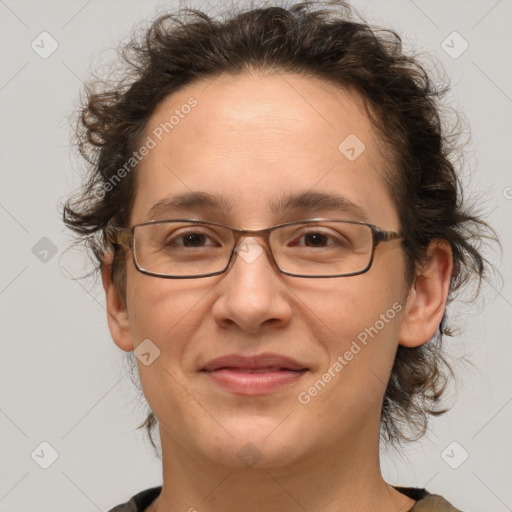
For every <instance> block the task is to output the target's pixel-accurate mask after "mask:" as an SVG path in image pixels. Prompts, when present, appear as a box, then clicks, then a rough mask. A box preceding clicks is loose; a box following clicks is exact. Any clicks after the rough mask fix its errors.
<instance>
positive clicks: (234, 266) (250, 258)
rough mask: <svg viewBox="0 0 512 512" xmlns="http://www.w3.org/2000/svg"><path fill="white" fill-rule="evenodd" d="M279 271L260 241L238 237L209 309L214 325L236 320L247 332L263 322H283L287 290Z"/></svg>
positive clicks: (288, 314) (287, 315) (287, 312)
mask: <svg viewBox="0 0 512 512" xmlns="http://www.w3.org/2000/svg"><path fill="white" fill-rule="evenodd" d="M282 275H283V274H280V273H279V270H278V269H277V268H275V267H274V265H272V263H271V257H270V254H269V253H268V252H267V249H266V248H265V247H263V243H261V242H259V241H257V240H256V239H254V238H252V237H247V238H244V239H242V240H241V241H240V243H239V245H238V246H237V248H236V249H235V253H234V254H233V260H232V261H231V264H230V267H229V268H228V269H227V271H226V273H224V274H222V280H221V282H220V283H219V284H218V290H219V291H218V293H219V295H218V298H217V299H216V301H215V303H214V305H213V307H212V310H211V311H212V316H213V318H214V320H215V322H216V323H217V325H219V326H220V327H223V328H226V327H228V326H230V325H234V324H236V325H237V326H239V327H240V328H241V329H242V330H244V331H246V332H248V333H250V334H256V333H258V331H260V330H261V329H262V327H263V326H268V325H274V326H275V327H278V326H279V327H282V326H284V325H286V324H287V323H288V322H289V321H290V318H291V301H290V296H291V292H290V291H289V288H288V286H287V284H286V283H285V282H284V281H283V279H282V277H281V276H282Z"/></svg>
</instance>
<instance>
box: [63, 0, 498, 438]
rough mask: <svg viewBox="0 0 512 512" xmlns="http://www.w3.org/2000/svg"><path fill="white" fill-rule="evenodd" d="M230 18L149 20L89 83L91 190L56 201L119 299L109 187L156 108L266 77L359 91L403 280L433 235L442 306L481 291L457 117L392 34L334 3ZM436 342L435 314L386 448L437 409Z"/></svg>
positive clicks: (419, 428) (390, 389) (413, 432)
mask: <svg viewBox="0 0 512 512" xmlns="http://www.w3.org/2000/svg"><path fill="white" fill-rule="evenodd" d="M231 9H232V10H231V11H230V12H229V13H228V16H226V17H225V18H224V19H215V18H211V17H209V16H208V15H206V14H204V13H202V12H200V11H198V10H195V9H185V10H182V11H180V12H178V13H175V14H166V15H163V16H161V17H159V18H158V19H156V20H155V21H154V22H153V23H152V24H151V26H150V28H149V29H148V30H147V32H146V33H145V35H144V38H143V39H141V40H138V39H137V37H134V38H133V39H132V40H131V41H130V42H129V43H128V44H127V45H126V46H124V47H123V50H122V57H123V60H122V62H123V63H124V64H123V65H124V68H122V69H123V73H124V74H123V75H122V76H121V77H120V78H118V79H117V80H114V81H111V82H108V81H107V82H104V83H103V84H102V85H101V89H100V90H98V89H97V88H96V89H95V88H94V87H93V86H92V85H88V86H87V87H86V90H85V93H86V94H85V100H84V103H83V106H82V107H81V111H80V118H79V122H78V125H77V131H76V134H77V146H78V148H79V151H80V153H81V155H82V156H83V157H84V158H85V159H86V161H87V163H88V175H87V181H86V182H85V183H84V185H83V187H82V188H81V189H80V190H79V192H78V193H77V195H76V196H74V197H72V198H70V199H69V200H68V201H67V202H66V204H65V205H64V208H63V220H64V223H65V224H66V225H67V226H68V227H69V228H70V229H72V230H73V231H74V233H75V234H76V236H77V238H78V239H80V241H82V242H83V241H85V243H86V245H87V247H88V248H89V249H90V250H91V251H92V253H93V256H94V258H95V261H96V262H97V267H96V268H95V271H99V269H100V268H101V259H102V257H103V255H104V253H105V251H107V250H111V251H113V253H114V261H113V269H112V275H113V280H114V283H115V284H116V286H117V288H118V289H119V291H120V293H121V296H122V297H123V300H125V292H126V290H125V278H126V274H125V270H126V268H125V263H126V260H125V257H124V256H125V255H124V253H123V252H122V250H121V248H120V247H119V246H117V245H116V244H113V243H112V242H111V241H110V235H109V233H110V229H111V227H112V226H115V225H118V226H126V225H127V222H128V219H129V216H130V212H131V208H132V203H133V197H134V173H133V172H128V173H127V174H126V176H124V177H123V179H122V180H118V181H119V182H118V183H115V186H111V187H108V186H107V184H108V183H110V184H112V183H113V182H112V179H113V177H114V176H115V173H116V172H117V171H118V170H119V169H121V168H122V167H123V166H124V165H126V162H127V161H129V159H130V157H131V156H132V155H133V154H134V152H135V151H136V150H137V147H138V144H139V143H140V137H141V134H142V132H143V130H144V128H145V126H146V123H147V120H148V118H149V116H150V115H151V114H152V113H153V112H154V111H155V109H156V107H157V105H158V104H159V102H161V101H162V100H163V99H164V98H166V97H167V96H168V95H169V94H171V93H173V92H175V91H177V90H178V89H180V88H182V87H184V86H186V85H187V84H190V83H192V82H193V81H194V80H196V79H204V78H209V77H214V76H216V75H219V74H221V73H231V74H237V73H241V72H248V71H250V70H262V71H271V72H272V71H274V72H275V71H277V72H293V73H299V74H302V75H304V76H310V77H316V78H321V79H323V80H326V81H329V82H330V83H334V84H336V85H337V86H339V87H340V88H345V89H351V90H353V91H356V92H357V93H359V94H360V96H361V97H362V98H363V100H364V102H365V105H366V109H367V112H368V115H369V116H370V119H371V120H372V122H373V124H374V126H375V128H376V129H377V131H378V133H379V135H380V137H381V139H382V141H383V144H384V145H385V146H386V148H387V150H388V154H389V155H391V157H392V158H391V161H392V166H390V167H391V168H392V169H393V171H392V172H390V173H388V174H389V176H387V180H388V182H387V184H388V187H389V189H390V191H391V192H392V195H393V197H394V199H395V201H396V207H397V210H398V212H399V216H400V220H401V225H402V228H403V230H404V232H405V240H404V242H403V249H404V252H405V255H406V261H407V268H406V277H407V278H408V280H409V282H410V283H412V282H413V279H414V272H415V268H416V267H417V265H418V264H420V263H421V262H422V261H423V260H424V258H425V254H426V248H427V246H428V245H429V243H430V242H431V241H432V240H434V239H442V240H447V241H448V242H449V244H450V246H451V249H452V253H453V263H454V268H453V275H452V280H451V287H450V296H449V300H451V298H452V297H453V295H454V292H455V291H456V290H458V289H459V288H460V287H461V286H462V285H463V284H465V283H466V282H467V281H468V280H469V279H470V278H471V277H472V276H475V277H476V281H477V283H478V284H480V282H481V279H482V278H483V277H484V275H485V272H486V271H487V267H488V264H487V262H486V261H485V259H484V258H483V256H482V254H481V252H480V244H481V241H482V239H483V238H484V237H487V238H492V237H493V235H492V230H491V229H490V228H489V227H488V226H487V224H486V223H485V222H484V221H483V220H481V219H480V218H479V217H477V216H476V215H475V214H474V213H473V212H472V211H470V209H469V208H468V207H467V206H465V205H463V198H462V190H461V186H460V179H459V176H458V174H457V173H456V171H455V168H454V164H453V163H452V161H451V158H450V157H451V155H452V153H453V152H454V151H455V150H457V149H460V147H461V143H460V137H459V136H460V133H462V132H461V130H460V124H458V122H457V123H455V126H453V127H452V128H451V129H450V130H448V129H447V128H446V127H444V121H443V116H442V112H443V107H442V105H441V102H440V99H441V98H442V96H443V95H444V94H445V93H446V91H447V90H448V87H447V86H443V87H441V86H436V85H435V84H434V83H433V81H432V78H431V77H430V76H429V74H428V73H427V71H426V70H425V69H424V67H423V66H422V65H421V64H420V63H419V59H418V58H416V57H413V56H409V55H407V54H405V52H404V51H403V49H402V42H401V39H400V37H399V35H398V34H397V33H395V32H394V31H391V30H383V29H378V28H372V27H370V26H369V25H368V24H366V23H365V22H364V21H362V20H359V19H357V17H356V15H355V14H354V12H353V10H352V9H351V8H350V7H349V6H348V5H347V4H346V3H344V2H336V1H335V2H305V3H301V4H296V5H291V6H282V7H281V6H265V7H262V8H254V6H253V7H252V8H251V10H246V11H244V10H239V11H237V12H235V11H234V8H231ZM457 119H458V118H457ZM485 233H491V235H492V236H491V235H489V234H487V235H486V234H485ZM98 273H99V272H98ZM446 334H448V335H450V334H451V333H450V331H449V328H448V325H447V319H446V315H445V317H444V318H443V321H442V322H441V325H440V326H439V330H438V332H437V334H436V336H435V337H434V338H433V339H432V340H430V341H429V342H428V343H426V344H424V345H422V346H419V347H416V348H407V347H403V346H399V347H398V351H397V354H396V359H395V362H394V365H393V369H392V374H391V378H390V380H389V383H388V386H387V390H386V394H385V398H384V402H383V406H382V415H381V432H382V435H383V438H384V439H385V440H387V441H401V440H407V439H415V438H418V437H420V436H421V435H422V434H423V433H424V432H425V430H426V426H427V419H428V415H429V414H440V413H442V412H445V409H444V410H441V409H440V403H441V397H442V396H443V394H444V391H445V388H446V385H447V382H448V377H449V376H450V374H451V373H452V371H451V368H450V365H449V364H448V361H447V360H446V358H445V356H444V353H443V350H442V348H441V345H442V340H443V336H444V335H446ZM154 425H156V418H155V416H154V415H153V413H152V412H150V414H149V415H148V417H147V419H146V421H145V422H144V424H143V425H141V427H143V426H145V427H146V428H147V430H148V433H149V438H150V440H151V442H152V443H153V439H152V427H153V426H154ZM139 428H140V427H139ZM153 446H155V445H154V443H153Z"/></svg>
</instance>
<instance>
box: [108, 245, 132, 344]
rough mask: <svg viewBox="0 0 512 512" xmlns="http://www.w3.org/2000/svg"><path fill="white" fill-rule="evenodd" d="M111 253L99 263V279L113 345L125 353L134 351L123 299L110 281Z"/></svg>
mask: <svg viewBox="0 0 512 512" xmlns="http://www.w3.org/2000/svg"><path fill="white" fill-rule="evenodd" d="M112 259H113V255H112V253H111V252H106V253H105V255H104V256H103V261H102V262H101V279H102V281H103V288H104V290H105V298H106V304H107V322H108V328H109V330H110V335H111V336H112V339H113V340H114V343H115V344H116V345H117V346H118V347H119V348H120V349H122V350H124V351H125V352H130V351H132V350H133V349H134V345H133V339H132V336H131V329H130V320H129V318H128V311H127V309H126V306H125V304H124V302H123V299H122V297H121V295H120V293H119V290H118V289H117V288H116V286H115V284H114V282H113V280H112Z"/></svg>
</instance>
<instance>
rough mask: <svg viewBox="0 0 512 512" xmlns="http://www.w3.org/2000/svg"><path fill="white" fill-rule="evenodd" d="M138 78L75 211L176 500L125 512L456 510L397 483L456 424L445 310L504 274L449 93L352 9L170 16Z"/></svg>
mask: <svg viewBox="0 0 512 512" xmlns="http://www.w3.org/2000/svg"><path fill="white" fill-rule="evenodd" d="M123 55H124V58H125V60H126V62H127V63H128V64H129V65H128V66H127V67H126V68H125V74H124V75H123V76H122V77H121V78H118V79H117V81H116V82H114V83H110V85H109V86H108V87H106V86H105V87H104V88H103V89H101V90H98V89H97V88H95V87H93V86H92V85H90V86H89V87H88V89H87V91H86V92H87V94H86V100H85V104H84V105H83V107H82V110H81V116H80V123H79V126H78V132H77V134H78V141H79V142H78V145H79V148H80V152H81V154H82V155H83V157H84V158H85V159H86V160H87V162H88V164H89V172H90V174H89V179H88V181H87V183H85V185H84V186H83V188H82V189H80V191H79V194H78V195H77V196H75V197H72V198H70V199H69V200H68V201H67V202H66V205H65V207H64V210H63V220H64V222H65V224H66V226H68V227H69V228H70V229H72V230H73V231H74V233H75V234H76V236H77V237H78V238H81V239H83V240H86V241H87V243H88V244H89V247H90V248H91V249H92V251H93V253H94V256H95V258H96V261H97V263H98V266H97V269H98V271H99V270H101V277H102V283H103V287H104V290H105V296H106V305H107V313H108V314H107V321H108V326H109V329H110V333H111V336H112V339H113V341H114V342H115V344H116V345H117V346H118V347H119V348H120V349H121V350H123V351H125V352H127V353H129V354H130V353H132V352H133V354H134V355H135V357H136V364H137V370H138V377H139V378H140V383H141V386H142V390H143V393H144V396H145V398H146V400H147V402H148V404H149V407H150V410H151V412H150V414H149V415H148V417H147V419H146V421H145V423H144V425H143V426H144V427H145V428H146V429H147V431H148V434H149V435H150V439H151V440H152V442H153V438H152V437H151V436H152V433H153V431H154V430H155V428H156V427H158V430H159V440H160V444H161V453H162V474H163V484H162V486H158V487H154V488H151V489H146V490H141V491H140V492H139V493H137V494H135V495H134V496H133V497H132V499H131V500H129V502H127V503H124V504H122V505H119V506H117V507H115V508H113V509H112V512H138V511H143V510H144V511H152V512H154V511H159V512H163V511H170V510H188V511H195V510H199V511H201V512H206V511H208V512H213V511H215V512H217V511H222V512H228V511H233V510H239V509H240V508H241V507H243V509H244V510H246V511H270V510H280V511H295V510H297V511H299V510H301V511H303V510H308V511H311V512H313V511H319V510H322V511H324V512H331V511H340V510H350V511H360V512H366V511H375V510H379V511H380V512H391V511H393V512H398V511H402V512H404V511H414V512H421V511H433V510H436V511H456V510H457V509H456V508H455V506H453V505H451V504H450V502H449V499H445V498H444V497H441V496H438V495H435V494H432V493H430V492H429V491H428V490H427V489H423V488H412V487H409V488H406V487H400V486H397V485H391V484H389V483H387V482H386V481H385V480H384V478H383V476H382V473H381V470H380V466H379V447H380V446H381V443H387V444H391V445H393V444H395V445H396V444H399V443H401V442H402V441H405V440H409V439H418V438H419V437H421V435H423V434H424V432H425V431H426V428H427V424H428V423H427V420H428V417H429V416H430V415H433V414H441V413H442V412H444V411H445V410H446V409H443V403H442V398H443V396H444V391H445V389H446V387H447V385H448V382H449V376H450V372H451V368H450V366H449V364H448V362H447V360H446V358H445V356H444V352H443V350H442V341H443V340H444V339H445V337H446V336H447V335H449V333H450V326H449V325H448V320H447V317H446V314H445V312H446V306H447V304H448V303H449V302H450V301H451V300H452V299H453V298H454V297H455V296H456V293H458V292H459V291H460V290H462V289H463V285H465V284H467V283H469V282H470V281H472V280H473V279H476V280H477V281H479V280H481V279H482V277H483V276H484V275H485V272H486V271H487V268H488V266H489V264H488V263H487V261H486V260H485V258H484V257H483V256H482V254H481V252H480V251H479V248H478V241H479V239H480V237H482V236H484V235H483V234H484V233H485V232H486V230H487V231H488V230H489V229H490V228H489V226H488V225H487V224H486V222H485V221H484V220H483V219H481V218H480V217H479V216H477V215H476V214H475V213H474V212H473V210H472V209H471V208H470V207H469V206H468V205H466V204H465V203H463V202H462V200H461V197H462V196H461V187H460V179H459V176H458V174H457V170H456V169H455V166H454V164H453V163H452V162H451V159H450V156H451V154H452V152H453V151H454V150H456V149H457V142H456V141H457V138H456V137H455V136H454V134H453V133H452V132H450V131H449V130H448V129H447V128H446V127H445V126H444V124H443V122H442V116H441V101H440V100H441V98H442V96H443V94H444V93H445V92H446V89H444V88H443V87H441V86H439V87H438V86H436V85H435V84H434V82H433V80H432V78H431V77H430V76H429V73H428V72H427V71H426V70H425V69H424V67H423V66H422V64H421V63H420V62H419V61H418V60H417V59H416V58H415V57H413V56H410V55H407V54H406V53H405V52H404V51H403V49H402V44H401V40H400V37H399V36H398V34H396V33H395V32H393V31H390V30H384V29H378V28H372V27H370V26H369V25H368V24H367V23H365V22H364V21H361V20H359V19H357V16H356V13H355V11H354V10H353V9H352V8H351V6H349V5H348V4H346V3H344V2H341V1H334V2H328V3H325V4H322V3H320V2H304V3H300V4H294V5H290V6H287V7H283V6H278V5H269V3H268V2H267V3H265V5H264V6H261V7H259V8H258V7H254V6H252V7H251V8H250V9H246V10H244V9H239V10H235V8H232V11H230V12H229V16H227V17H226V18H225V19H223V20H220V19H214V18H211V17H209V16H208V15H206V14H205V13H203V12H201V11H199V10H196V9H185V10H181V11H180V12H178V13H168V14H164V15H162V16H160V17H158V19H156V20H154V21H153V22H152V24H151V26H150V27H149V29H148V30H147V33H145V35H144V37H143V38H142V39H141V40H138V39H137V38H134V39H133V40H132V41H131V42H130V43H129V44H128V45H127V46H126V47H125V49H124V53H123ZM153 445H154V442H153ZM154 446H155V445H154Z"/></svg>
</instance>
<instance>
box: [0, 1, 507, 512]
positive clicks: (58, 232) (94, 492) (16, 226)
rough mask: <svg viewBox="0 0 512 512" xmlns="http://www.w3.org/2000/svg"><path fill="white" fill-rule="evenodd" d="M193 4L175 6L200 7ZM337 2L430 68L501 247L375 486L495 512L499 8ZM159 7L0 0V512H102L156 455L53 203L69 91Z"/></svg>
mask: <svg viewBox="0 0 512 512" xmlns="http://www.w3.org/2000/svg"><path fill="white" fill-rule="evenodd" d="M210 3H211V5H208V4H207V3H206V2H190V3H188V4H187V5H189V6H194V7H199V8H203V9H205V10H206V12H208V13H210V14H215V13H216V4H215V2H214V0H211V2H210ZM353 4H354V6H355V7H356V8H358V9H359V11H360V13H361V14H362V15H363V16H364V17H365V18H366V19H367V20H368V21H369V22H370V23H372V24H375V25H380V26H383V27H387V28H392V29H394V30H397V31H398V32H399V33H400V34H401V35H402V37H403V41H404V44H405V45H406V47H407V48H412V49H414V50H416V51H418V52H425V54H428V55H431V56H432V57H433V58H434V59H435V60H437V62H438V65H440V66H442V67H443V68H444V70H445V72H446V75H447V76H448V77H449V79H450V81H451V84H452V86H453V89H452V92H451V93H450V95H449V98H448V99H449V101H450V102H451V104H452V105H453V106H455V107H456V108H459V109H460V110H462V111H463V112H464V113H465V115H466V118H467V121H468V123H469V125H470V126H471V134H472V136H471V141H470V144H469V146H468V148H467V159H466V162H465V166H466V167H465V173H464V179H465V182H466V185H467V189H468V191H470V192H471V193H476V194H480V193H483V194H484V199H482V200H481V206H482V208H483V210H484V211H486V212H487V213H488V219H489V221H490V222H491V223H492V224H493V226H494V227H495V228H496V229H497V230H498V232H499V234H500V237H501V242H502V247H503V253H502V256H500V255H499V254H496V253H494V252H493V253H489V255H490V257H492V258H493V261H494V263H495V264H496V266H497V267H498V269H499V270H500V272H501V275H502V283H500V282H499V281H498V280H489V281H488V282H486V283H485V284H484V288H483V294H482V298H481V300H480V302H478V303H474V304H473V303H469V304H464V303H455V304H453V307H452V308H451V309H450V310H449V314H450V315H451V316H452V317H454V318H455V319H458V320H459V325H460V326H461V327H463V328H464V329H463V331H461V333H460V334H458V335H457V336H455V337H454V338H452V339H449V340H448V343H447V345H448V347H449V350H450V353H452V355H453V357H454V358H459V357H461V356H465V357H467V358H468V359H469V360H470V361H471V363H472V365H469V364H456V366H455V369H456V372H457V375H458V384H457V386H454V387H453V388H452V392H451V398H452V400H453V402H454V403H455V405H454V406H453V408H452V410H451V411H450V412H449V413H448V414H446V415H444V416H442V417H440V418H438V419H435V420H433V421H432V423H431V429H430V431H429V434H428V435H427V436H426V437H425V438H424V439H423V440H422V441H421V442H418V443H414V444H411V445H409V446H407V447H405V448H403V449H402V450H401V455H398V454H396V453H393V452H387V451H385V452H383V454H382V467H383V472H384V475H385V477H386V478H387V479H388V481H389V482H390V483H393V484H399V485H404V486H417V487H427V488H428V489H429V490H430V491H431V492H435V493H439V494H442V495H444V496H446V497H447V498H448V499H449V500H450V501H451V502H452V503H453V504H454V505H456V506H457V507H458V508H461V509H462V510H467V511H469V512H471V511H473V512H476V511H483V510H486V511H488V510H493V511H494V512H505V511H507V510H511V508H512V486H511V485H510V479H511V465H512V449H511V442H510V441H511V440H510V432H511V423H512V403H511V401H512V386H511V381H512V378H511V369H510V363H511V357H510V356H511V352H512V349H511V343H510V327H511V320H510V319H511V317H512V290H511V287H510V277H511V275H510V274H511V267H510V264H507V262H509V261H510V253H511V243H512V239H511V232H510V229H509V225H510V217H511V214H512V188H511V187H512V175H511V172H510V169H511V167H510V166H511V157H510V154H511V153H510V148H511V144H512V124H511V119H512V77H511V70H512V32H511V31H510V20H511V19H512V3H511V2H510V0H501V1H495V0H489V1H487V0H478V1H476V0H464V1H462V0H459V1H455V0H451V1H447V0H437V1H434V0H429V1H426V0H414V1H413V0H401V1H398V0H395V1H381V0H372V1H369V0H365V1H363V0H358V1H357V0H356V1H355V2H353ZM176 5H177V4H176V3H173V2H170V1H168V2H162V1H160V2H157V1H145V2H138V1H135V0H130V1H127V0H123V1H121V0H102V1H99V0H88V1H87V0H68V1H63V0H62V1H46V0H45V1H41V0H38V1H36V0H33V1H23V0H18V1H16V0H0V48H1V59H2V66H1V71H0V107H1V123H0V148H1V151H0V159H1V160H0V161H1V166H0V169H1V188H0V226H1V234H2V239H1V240H2V241H1V249H2V250H1V264H0V308H1V310H0V311H1V320H0V334H1V355H0V366H1V369H0V382H1V388H0V432H1V437H0V461H1V470H0V475H1V479H0V511H1V512H21V511H24V512H26V511H28V510H30V511H32V512H50V511H51V512H64V511H66V512H67V511H69V510H75V511H79V510H80V511H82V512H92V511H96V510H102V511H106V510H109V509H110V508H111V507H113V506H114V505H116V504H119V503H121V502H124V501H127V500H128V499H129V497H131V496H132V495H133V494H135V493H137V492H139V491H141V490H143V489H146V488H148V487H151V486H154V485H160V484H161V467H160V464H161V462H160V460H158V459H157V458H156V457H155V456H154V454H153V452H152V449H151V447H150V445H149V443H148V441H147V440H146V438H145V435H144V433H143V431H141V430H136V428H135V427H136V426H137V425H138V424H140V422H142V421H143V419H144V417H145V409H144V404H143V403H140V402H139V400H138V398H137V396H138V395H137V391H136V389H135V387H134V385H133V384H132V382H131V380H130V377H129V373H127V372H128V370H127V366H126V364H125V360H126V354H125V353H124V352H122V351H121V350H119V349H118V348H117V347H116V346H115V345H114V343H113V342H112V340H111V338H110V335H109V332H108V328H107V323H106V313H105V307H104V294H103V288H102V286H101V281H97V282H96V283H95V282H94V281H91V280H89V281H87V280H73V279H71V278H70V276H74V275H75V276H76V275H80V273H83V270H84V268H85V267H84V266H83V265H82V260H83V258H81V257H80V255H79V254H74V255H72V251H69V252H68V253H66V254H64V251H65V249H66V248H68V247H69V245H70V242H71V238H70V234H69V233H67V232H66V230H65V228H64V226H63V224H62V222H61V219H60V213H59V205H60V204H61V203H62V201H63V200H65V199H66V198H67V197H68V196H69V195H70V194H71V193H72V192H73V191H74V190H75V188H76V187H77V186H78V185H79V183H80V179H81V175H80V172H79V171H80V168H81V167H80V165H81V164H80V162H79V161H78V159H77V158H76V157H75V155H74V153H73V151H72V149H71V148H70V134H71V128H70V121H69V116H70V114H71V113H72V111H73V108H74V105H75V104H76V101H77V98H78V94H79V91H80V89H81V87H82V81H83V80H85V79H87V78H89V72H90V70H92V69H95V68H96V67H97V66H98V65H99V64H100V63H104V62H108V61H109V60H111V59H113V58H114V57H115V51H114V49H115V47H116V46H117V44H118V43H119V42H120V41H121V40H126V38H127V37H128V36H129V33H130V31H131V29H132V28H133V27H135V26H137V25H138V24H140V23H141V22H143V23H146V22H147V21H148V20H150V19H152V18H154V17H155V16H156V15H157V14H158V13H160V12H163V11H164V10H166V9H173V8H175V7H176ZM43 32H46V33H47V34H42V33H43ZM454 32H457V34H454ZM41 40H43V43H41ZM443 41H444V43H443ZM56 45H58V46H56ZM466 45H467V48H466V49H465V50H464V48H465V47H466ZM52 50H54V51H53V53H51V55H47V54H48V53H50V52H52ZM462 50H464V51H462ZM45 52H46V53H45ZM43 57H46V58H43ZM41 443H45V444H41ZM46 443H47V444H46ZM453 443H455V444H453ZM466 456H467V459H466V460H464V461H463V462H461V461H462V460H463V459H465V458H466ZM53 459H55V460H53ZM50 462H53V463H52V464H51V465H49V467H47V468H46V469H44V468H43V467H41V466H42V465H45V464H49V463H50ZM453 466H458V467H457V468H454V467H453Z"/></svg>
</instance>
